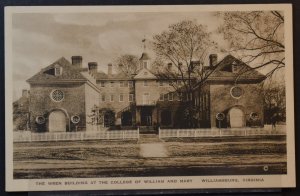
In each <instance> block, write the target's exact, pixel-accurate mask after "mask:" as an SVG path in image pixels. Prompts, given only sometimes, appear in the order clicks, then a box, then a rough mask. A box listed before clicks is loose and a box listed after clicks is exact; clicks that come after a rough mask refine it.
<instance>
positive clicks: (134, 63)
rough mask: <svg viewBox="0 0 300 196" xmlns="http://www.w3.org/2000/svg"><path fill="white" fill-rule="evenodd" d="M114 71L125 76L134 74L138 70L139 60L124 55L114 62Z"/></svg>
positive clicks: (129, 55)
mask: <svg viewBox="0 0 300 196" xmlns="http://www.w3.org/2000/svg"><path fill="white" fill-rule="evenodd" d="M115 64H116V65H117V67H116V69H117V71H118V72H119V73H124V74H126V75H127V76H129V77H130V76H131V75H132V74H136V73H137V71H138V69H139V59H138V57H137V56H135V55H131V54H124V55H121V56H120V57H118V58H117V59H116V60H115Z"/></svg>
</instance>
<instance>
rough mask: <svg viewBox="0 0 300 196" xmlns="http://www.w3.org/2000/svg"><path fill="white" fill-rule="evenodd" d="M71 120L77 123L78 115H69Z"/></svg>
mask: <svg viewBox="0 0 300 196" xmlns="http://www.w3.org/2000/svg"><path fill="white" fill-rule="evenodd" d="M71 121H72V123H74V124H77V123H79V121H80V117H79V116H78V115H74V116H72V117H71Z"/></svg>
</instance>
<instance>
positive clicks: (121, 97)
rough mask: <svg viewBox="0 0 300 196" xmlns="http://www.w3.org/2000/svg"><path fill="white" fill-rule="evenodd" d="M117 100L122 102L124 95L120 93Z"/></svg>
mask: <svg viewBox="0 0 300 196" xmlns="http://www.w3.org/2000/svg"><path fill="white" fill-rule="evenodd" d="M119 101H120V102H123V101H124V95H123V94H120V96H119Z"/></svg>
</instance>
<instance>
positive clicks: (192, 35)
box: [152, 20, 216, 121]
mask: <svg viewBox="0 0 300 196" xmlns="http://www.w3.org/2000/svg"><path fill="white" fill-rule="evenodd" d="M153 40H154V41H153V44H152V45H153V49H154V52H155V53H156V57H157V59H156V60H155V63H154V65H156V67H157V69H156V72H157V75H158V77H159V78H160V79H162V80H167V81H168V82H169V83H170V85H171V86H173V87H174V89H175V91H177V92H184V94H186V97H185V100H186V103H187V104H186V110H187V111H186V112H185V113H186V114H188V117H187V119H188V120H189V121H191V120H192V118H193V116H194V114H193V113H194V112H193V111H194V108H193V107H192V106H193V104H192V96H191V95H192V92H193V87H194V85H195V82H204V81H205V79H206V78H207V77H208V76H209V73H210V72H209V70H208V69H206V67H204V61H205V60H206V57H207V55H208V50H209V49H211V48H215V47H216V43H214V42H213V41H211V38H210V33H208V32H207V29H206V26H204V25H201V24H197V23H196V21H190V20H184V21H181V22H178V23H176V24H172V25H170V26H169V28H168V30H166V31H163V32H162V33H161V34H158V35H155V36H154V37H153ZM170 63H171V64H170Z"/></svg>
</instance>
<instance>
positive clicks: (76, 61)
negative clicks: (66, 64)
mask: <svg viewBox="0 0 300 196" xmlns="http://www.w3.org/2000/svg"><path fill="white" fill-rule="evenodd" d="M71 59H72V65H73V66H75V67H76V68H81V67H82V56H72V57H71Z"/></svg>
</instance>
